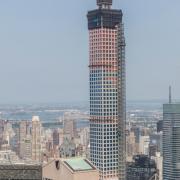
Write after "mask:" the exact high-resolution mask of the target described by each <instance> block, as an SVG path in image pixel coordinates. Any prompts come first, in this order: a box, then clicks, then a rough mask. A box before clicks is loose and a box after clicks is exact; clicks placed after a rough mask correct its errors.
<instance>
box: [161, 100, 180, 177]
mask: <svg viewBox="0 0 180 180" xmlns="http://www.w3.org/2000/svg"><path fill="white" fill-rule="evenodd" d="M163 179H164V180H177V179H180V104H174V103H171V101H170V103H169V104H164V106H163Z"/></svg>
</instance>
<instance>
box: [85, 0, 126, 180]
mask: <svg viewBox="0 0 180 180" xmlns="http://www.w3.org/2000/svg"><path fill="white" fill-rule="evenodd" d="M97 5H98V9H96V10H92V11H89V12H88V15H87V17H88V29H89V71H90V157H91V161H92V162H93V164H94V165H95V166H96V167H97V168H98V169H99V171H100V180H125V179H126V163H125V161H126V157H125V155H126V153H125V151H126V150H125V120H126V98H125V97H126V95H125V38H124V30H123V23H122V16H123V14H122V11H121V10H116V9H111V6H112V0H97Z"/></svg>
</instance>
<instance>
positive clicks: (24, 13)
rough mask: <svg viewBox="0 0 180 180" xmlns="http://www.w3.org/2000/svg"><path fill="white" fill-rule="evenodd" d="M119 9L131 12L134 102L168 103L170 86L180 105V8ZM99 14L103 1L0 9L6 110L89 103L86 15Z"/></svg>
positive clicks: (128, 32) (14, 4) (128, 0)
mask: <svg viewBox="0 0 180 180" xmlns="http://www.w3.org/2000/svg"><path fill="white" fill-rule="evenodd" d="M70 3H71V5H69V4H70ZM113 7H114V8H117V9H120V8H121V9H122V10H123V13H124V19H123V21H124V25H125V36H126V44H127V47H126V62H127V79H126V80H127V100H131V101H132V100H140V101H141V100H147V99H164V100H166V99H167V100H168V86H169V85H172V89H173V90H172V92H173V98H174V99H180V93H179V92H180V82H179V78H178V77H180V71H179V70H180V60H179V58H180V51H179V42H180V34H179V33H178V32H179V30H180V24H179V17H180V11H179V7H180V1H179V0H173V3H172V1H169V0H159V1H156V0H151V1H144V0H136V1H132V0H121V1H118V0H114V6H113ZM95 8H96V1H95V0H86V1H84V0H76V1H67V0H66V1H65V0H61V1H58V0H54V1H48V0H38V1H35V0H31V1H24V0H16V1H9V0H7V1H1V2H0V22H1V29H0V39H1V41H0V49H1V53H0V67H1V70H0V82H1V90H0V104H15V103H38V102H39V103H42V102H57V103H58V102H60V103H61V102H64V103H66V102H78V101H80V102H81V101H85V102H88V99H89V85H88V79H89V78H88V30H87V19H86V14H87V11H88V10H91V9H95Z"/></svg>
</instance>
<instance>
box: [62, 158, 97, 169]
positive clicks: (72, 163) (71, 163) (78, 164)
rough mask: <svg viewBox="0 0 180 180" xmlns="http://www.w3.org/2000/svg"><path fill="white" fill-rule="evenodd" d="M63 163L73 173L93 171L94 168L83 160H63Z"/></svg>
mask: <svg viewBox="0 0 180 180" xmlns="http://www.w3.org/2000/svg"><path fill="white" fill-rule="evenodd" d="M64 163H65V164H66V165H67V166H68V167H70V168H71V169H72V170H73V171H88V170H95V167H94V166H93V165H92V164H90V163H89V162H88V161H87V160H86V159H84V158H71V159H66V160H64Z"/></svg>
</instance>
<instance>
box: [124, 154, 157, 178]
mask: <svg viewBox="0 0 180 180" xmlns="http://www.w3.org/2000/svg"><path fill="white" fill-rule="evenodd" d="M156 176H158V171H157V167H156V163H155V161H154V160H152V159H150V158H149V157H148V156H146V155H137V156H134V162H132V163H128V164H127V180H156V179H157V178H156Z"/></svg>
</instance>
